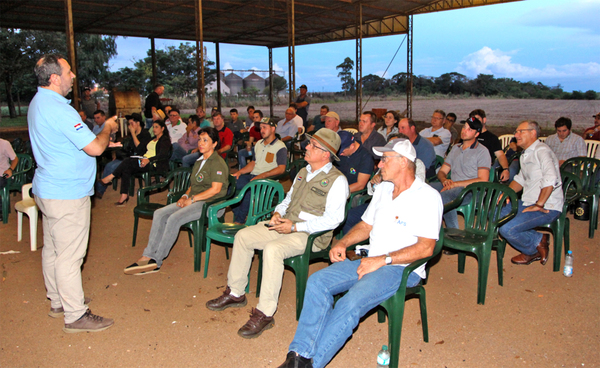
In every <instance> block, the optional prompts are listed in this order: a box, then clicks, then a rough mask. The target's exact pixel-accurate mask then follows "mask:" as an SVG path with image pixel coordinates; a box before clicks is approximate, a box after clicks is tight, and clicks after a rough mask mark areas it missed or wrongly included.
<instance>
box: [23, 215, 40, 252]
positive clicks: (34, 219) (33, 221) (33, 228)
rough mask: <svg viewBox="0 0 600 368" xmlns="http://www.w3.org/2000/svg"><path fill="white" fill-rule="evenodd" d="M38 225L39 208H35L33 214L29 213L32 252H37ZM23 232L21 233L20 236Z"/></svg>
mask: <svg viewBox="0 0 600 368" xmlns="http://www.w3.org/2000/svg"><path fill="white" fill-rule="evenodd" d="M37 225H38V211H37V208H34V210H33V211H31V213H29V241H30V243H31V251H32V252H35V251H36V250H37ZM20 233H21V232H20V231H19V234H20Z"/></svg>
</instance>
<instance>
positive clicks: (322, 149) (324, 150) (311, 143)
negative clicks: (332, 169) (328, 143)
mask: <svg viewBox="0 0 600 368" xmlns="http://www.w3.org/2000/svg"><path fill="white" fill-rule="evenodd" d="M308 144H310V145H311V146H313V147H314V148H317V149H320V150H321V151H323V152H329V151H328V150H326V149H325V148H321V147H319V146H317V145H316V144H314V143H313V141H310V142H309V143H308Z"/></svg>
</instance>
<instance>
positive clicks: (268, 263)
mask: <svg viewBox="0 0 600 368" xmlns="http://www.w3.org/2000/svg"><path fill="white" fill-rule="evenodd" d="M266 223H268V221H263V222H259V223H258V224H257V225H254V226H251V227H248V228H246V229H244V230H241V231H240V232H238V233H237V234H236V236H235V240H234V242H233V251H232V254H231V263H230V264H229V272H228V273H227V285H228V286H229V288H230V289H231V291H232V292H233V293H234V294H236V295H244V291H245V289H246V285H247V284H248V272H249V271H250V266H251V265H252V258H253V257H254V250H255V249H260V250H262V251H263V267H262V282H261V286H260V300H259V302H258V305H257V306H256V308H258V309H259V310H260V311H261V312H263V313H264V314H265V315H266V316H268V317H270V316H272V315H273V314H275V311H276V310H277V301H278V300H279V291H280V290H281V283H282V279H283V269H284V266H283V260H284V259H286V258H290V257H294V256H297V255H300V254H302V253H304V250H305V249H306V241H307V239H308V234H307V233H304V232H298V233H291V234H279V233H277V232H276V231H273V230H269V229H268V228H267V227H266V226H265V225H264V224H266ZM313 248H314V246H313ZM313 250H315V249H313Z"/></svg>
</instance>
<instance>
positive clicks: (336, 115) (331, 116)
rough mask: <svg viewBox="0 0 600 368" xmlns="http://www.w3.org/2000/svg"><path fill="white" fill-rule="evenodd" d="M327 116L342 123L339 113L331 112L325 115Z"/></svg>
mask: <svg viewBox="0 0 600 368" xmlns="http://www.w3.org/2000/svg"><path fill="white" fill-rule="evenodd" d="M325 116H329V117H330V118H334V119H336V120H337V121H340V116H339V115H338V114H337V112H333V111H329V112H328V113H327V114H325Z"/></svg>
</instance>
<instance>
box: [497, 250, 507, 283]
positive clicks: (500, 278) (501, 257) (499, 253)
mask: <svg viewBox="0 0 600 368" xmlns="http://www.w3.org/2000/svg"><path fill="white" fill-rule="evenodd" d="M505 251H506V242H505V241H499V242H498V243H497V246H496V265H497V267H498V285H500V286H504V252H505Z"/></svg>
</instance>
